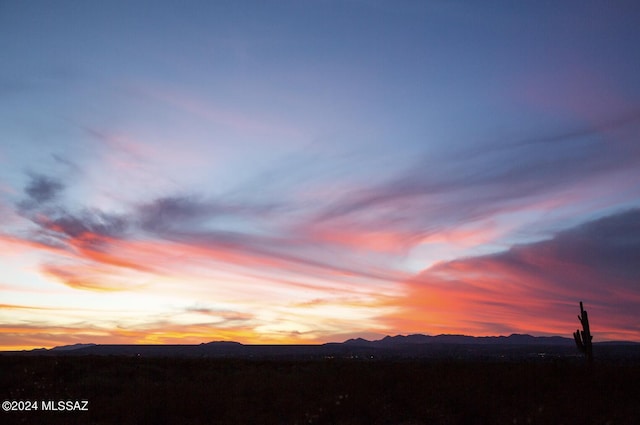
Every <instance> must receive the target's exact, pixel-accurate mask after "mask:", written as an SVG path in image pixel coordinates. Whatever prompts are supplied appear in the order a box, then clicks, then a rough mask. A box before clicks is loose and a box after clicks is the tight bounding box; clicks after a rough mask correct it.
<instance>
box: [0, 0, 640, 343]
mask: <svg viewBox="0 0 640 425" xmlns="http://www.w3.org/2000/svg"><path fill="white" fill-rule="evenodd" d="M638 22H640V6H639V5H638V3H637V2H635V1H617V2H608V1H599V2H587V1H575V2H574V1H561V2H557V1H489V2H477V1H427V0H425V1H365V0H363V1H359V0H344V1H331V0H318V1H297V0H296V1H294V0H291V1H286V0H283V1H184V2H178V1H158V0H153V1H135V2H132V1H31V0H30V1H18V0H8V1H3V2H0V62H1V64H2V65H1V66H0V217H1V220H0V350H13V349H31V348H36V347H47V348H49V347H53V346H57V345H66V344H74V343H89V342H93V343H103V344H106V343H145V344H158V343H172V344H173V343H189V344H192V343H201V342H208V341H215V340H234V341H238V342H242V343H248V344H262V343H305V344H306V343H322V342H328V341H343V340H345V339H348V338H352V337H364V338H368V339H378V338H381V337H383V336H385V335H396V334H410V333H423V334H430V335H437V334H443V333H457V334H467V335H476V336H482V335H509V334H511V333H529V334H533V335H562V336H567V337H571V333H572V332H573V331H575V330H576V329H577V328H578V326H579V322H578V319H577V317H576V316H577V314H578V313H579V306H578V302H579V301H581V300H582V301H584V303H585V308H586V309H587V310H588V311H589V315H590V320H591V326H592V332H593V334H594V341H603V340H635V341H640V48H639V47H638V46H640V25H638Z"/></svg>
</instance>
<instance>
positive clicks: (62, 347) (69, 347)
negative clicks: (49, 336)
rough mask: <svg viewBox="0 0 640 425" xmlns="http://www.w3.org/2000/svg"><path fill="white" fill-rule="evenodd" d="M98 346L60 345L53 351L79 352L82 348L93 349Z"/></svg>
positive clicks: (91, 344)
mask: <svg viewBox="0 0 640 425" xmlns="http://www.w3.org/2000/svg"><path fill="white" fill-rule="evenodd" d="M94 345H96V344H93V343H90V344H81V343H78V344H73V345H59V346H57V347H53V348H52V349H51V350H52V351H71V350H79V349H81V348H87V347H93V346H94Z"/></svg>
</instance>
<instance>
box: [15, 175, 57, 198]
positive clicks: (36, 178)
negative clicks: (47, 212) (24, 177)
mask: <svg viewBox="0 0 640 425" xmlns="http://www.w3.org/2000/svg"><path fill="white" fill-rule="evenodd" d="M64 188H65V186H64V185H63V184H62V183H61V182H60V181H58V180H56V179H53V178H51V177H47V176H44V175H41V174H32V175H30V180H29V182H28V183H27V185H26V186H25V188H24V192H25V194H26V195H27V196H28V200H29V201H32V202H36V203H39V204H41V203H45V202H50V201H54V200H56V198H57V197H58V195H59V194H60V192H62V190H63V189H64Z"/></svg>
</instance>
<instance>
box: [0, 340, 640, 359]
mask: <svg viewBox="0 0 640 425" xmlns="http://www.w3.org/2000/svg"><path fill="white" fill-rule="evenodd" d="M594 346H595V350H596V354H600V355H601V357H602V356H604V357H607V356H608V357H612V358H613V357H620V356H622V357H624V358H628V357H632V358H638V359H640V343H632V342H601V343H595V344H594ZM0 354H22V355H64V356H77V355H99V356H100V355H102V356H136V357H189V358H244V359H320V358H324V359H327V358H328V359H332V358H349V359H384V358H457V359H465V358H469V359H471V358H484V359H487V358H489V359H491V358H497V359H522V358H530V357H542V358H557V357H576V356H578V355H579V353H578V351H577V350H576V348H575V344H574V341H573V339H571V338H565V337H560V336H538V337H536V336H531V335H526V334H512V335H509V336H486V337H473V336H467V335H436V336H430V335H421V334H415V335H396V336H386V337H384V338H382V339H379V340H374V341H370V340H366V339H363V338H355V339H349V340H347V341H344V342H332V343H325V344H316V345H250V344H241V343H238V342H233V341H213V342H209V343H202V344H190V345H187V344H176V345H134V344H130V345H117V344H75V345H66V346H59V347H55V348H52V349H44V348H40V349H35V350H30V351H13V352H8V351H5V352H0Z"/></svg>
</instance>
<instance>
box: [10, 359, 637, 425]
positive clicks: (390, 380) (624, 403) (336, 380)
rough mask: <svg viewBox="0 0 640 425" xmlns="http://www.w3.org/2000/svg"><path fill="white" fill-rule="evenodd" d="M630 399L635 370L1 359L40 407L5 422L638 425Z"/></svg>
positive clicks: (552, 364) (14, 384) (20, 393)
mask: <svg viewBox="0 0 640 425" xmlns="http://www.w3.org/2000/svg"><path fill="white" fill-rule="evenodd" d="M638 394H640V365H638V364H637V363H635V362H634V363H626V364H616V363H614V362H609V363H604V364H603V363H600V364H595V365H593V367H591V368H587V367H585V365H583V364H582V363H581V362H578V361H576V360H573V361H570V360H561V359H560V360H554V361H544V362H540V361H522V362H482V361H473V360H456V361H453V360H433V359H432V360H424V359H423V360H402V361H391V360H374V361H365V360H348V359H345V360H338V359H332V360H331V359H326V360H310V361H289V360H286V361H285V360H233V359H184V358H140V357H111V356H82V357H72V356H0V401H2V402H4V401H5V400H9V401H17V400H22V401H30V402H35V403H36V405H37V406H38V410H36V411H8V412H7V411H4V410H3V411H2V412H0V423H3V424H10V423H25V424H38V423H42V424H73V423H77V424H164V423H166V424H404V425H410V424H510V425H512V424H637V423H640V422H639V421H640V399H639V398H638ZM85 400H86V401H88V403H87V405H86V407H87V409H88V410H87V411H77V410H72V411H60V410H58V411H51V408H52V406H57V402H58V401H73V402H75V401H85ZM43 401H44V402H53V403H49V404H48V405H47V406H48V408H49V409H50V410H49V411H46V412H45V411H42V407H43V406H42V402H43ZM4 406H5V405H4V404H3V407H4ZM14 406H15V407H17V404H16V403H14ZM24 406H25V405H24V404H23V407H24ZM65 406H66V405H65ZM69 406H71V405H69ZM81 407H82V405H81V404H80V405H78V404H76V405H75V408H81ZM65 408H66V407H65Z"/></svg>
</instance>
